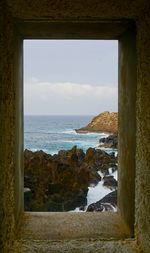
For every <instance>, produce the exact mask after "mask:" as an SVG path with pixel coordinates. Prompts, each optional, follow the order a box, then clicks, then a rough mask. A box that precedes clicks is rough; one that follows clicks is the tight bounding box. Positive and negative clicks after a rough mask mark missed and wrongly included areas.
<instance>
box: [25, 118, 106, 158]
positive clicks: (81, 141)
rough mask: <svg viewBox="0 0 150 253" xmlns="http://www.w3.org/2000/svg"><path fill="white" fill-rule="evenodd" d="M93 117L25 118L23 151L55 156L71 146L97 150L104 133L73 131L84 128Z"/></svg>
mask: <svg viewBox="0 0 150 253" xmlns="http://www.w3.org/2000/svg"><path fill="white" fill-rule="evenodd" d="M92 118H93V115H89V116H87V115H86V116H37V115H36V116H33V115H32V116H31V115H30V116H29V115H28V116H25V117H24V149H29V150H32V151H37V150H43V151H44V152H46V153H48V154H52V155H53V154H57V153H58V151H59V150H62V149H64V150H68V149H71V148H72V147H73V146H75V145H76V146H77V147H78V148H81V149H83V150H84V151H85V152H86V150H87V149H88V148H89V147H92V148H97V147H98V145H99V139H100V138H102V137H104V136H106V134H104V133H87V134H83V133H82V134H79V133H76V131H75V129H78V128H81V127H83V126H86V125H87V124H88V123H89V122H90V121H91V119H92Z"/></svg>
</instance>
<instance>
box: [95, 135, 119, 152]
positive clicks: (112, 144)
mask: <svg viewBox="0 0 150 253" xmlns="http://www.w3.org/2000/svg"><path fill="white" fill-rule="evenodd" d="M99 142H100V147H105V148H114V149H117V148H118V136H117V134H112V135H109V136H108V137H103V138H101V139H100V140H99Z"/></svg>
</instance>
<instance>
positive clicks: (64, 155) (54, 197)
mask: <svg viewBox="0 0 150 253" xmlns="http://www.w3.org/2000/svg"><path fill="white" fill-rule="evenodd" d="M116 162H117V161H116V158H115V157H114V156H113V155H109V154H107V153H106V152H104V151H102V150H96V149H93V148H89V149H88V150H87V152H86V153H84V152H83V150H82V149H78V148H77V147H76V146H75V147H73V148H72V149H71V150H61V151H59V153H58V154H57V155H53V156H52V155H49V154H46V153H45V152H43V151H37V152H32V151H29V150H25V152H24V187H25V188H26V190H25V210H28V211H69V210H73V209H75V208H76V207H81V206H85V205H86V204H87V199H86V197H87V192H88V186H89V185H90V184H92V185H93V184H94V185H96V184H97V183H98V182H99V181H100V180H101V177H100V175H99V174H98V171H101V172H103V174H104V175H106V174H107V172H108V169H109V168H110V167H113V166H112V165H114V166H115V164H116Z"/></svg>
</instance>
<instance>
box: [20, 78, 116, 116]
mask: <svg viewBox="0 0 150 253" xmlns="http://www.w3.org/2000/svg"><path fill="white" fill-rule="evenodd" d="M117 93H118V92H117V87H116V86H114V87H112V85H111V86H109V85H99V86H94V85H93V86H92V85H90V84H79V83H71V82H65V83H64V82H63V83H59V82H58V83H50V82H41V81H38V80H37V79H32V80H31V81H29V82H26V83H25V88H24V101H25V106H24V107H25V114H97V113H99V112H102V111H105V110H110V111H116V110H117V104H118V98H117Z"/></svg>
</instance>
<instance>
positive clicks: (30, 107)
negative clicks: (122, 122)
mask: <svg viewBox="0 0 150 253" xmlns="http://www.w3.org/2000/svg"><path fill="white" fill-rule="evenodd" d="M117 110H118V42H117V41H116V40H113V41H112V40H107V41H106V40H24V113H25V115H97V114H99V113H101V112H103V111H117Z"/></svg>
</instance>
